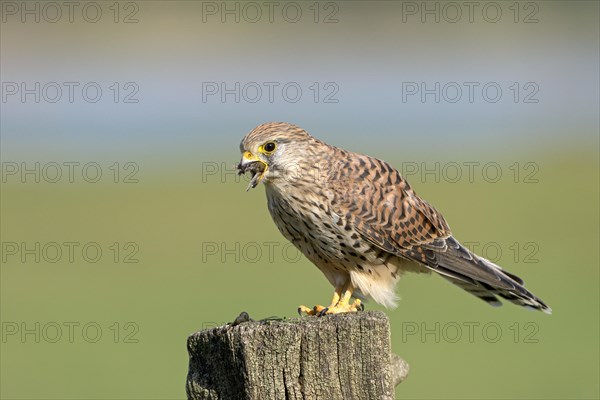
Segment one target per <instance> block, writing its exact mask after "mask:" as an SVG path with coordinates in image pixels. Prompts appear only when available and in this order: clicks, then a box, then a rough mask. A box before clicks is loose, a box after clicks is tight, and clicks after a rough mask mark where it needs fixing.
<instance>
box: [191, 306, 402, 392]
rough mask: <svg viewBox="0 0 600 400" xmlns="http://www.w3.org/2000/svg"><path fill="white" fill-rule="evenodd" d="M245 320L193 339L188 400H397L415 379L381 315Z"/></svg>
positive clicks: (377, 313) (195, 334)
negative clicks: (398, 388)
mask: <svg viewBox="0 0 600 400" xmlns="http://www.w3.org/2000/svg"><path fill="white" fill-rule="evenodd" d="M240 317H242V315H240ZM240 317H238V318H237V319H236V321H235V322H234V323H232V324H227V325H224V326H221V327H217V328H213V329H207V330H203V331H200V332H196V333H194V334H192V335H190V336H189V338H188V343H187V344H188V352H189V356H190V361H189V371H188V377H187V383H186V391H187V395H188V398H189V399H211V400H216V399H220V400H226V399H249V400H250V399H252V400H254V399H256V400H259V399H260V400H263V399H264V400H268V399H274V400H279V399H294V400H295V399H393V398H394V386H395V385H396V384H398V383H399V382H401V381H402V380H404V378H405V377H406V375H407V373H408V364H406V362H404V360H402V359H401V358H400V357H398V356H396V355H393V354H392V353H391V349H390V327H389V320H388V318H387V316H386V315H385V314H384V313H382V312H378V311H369V312H359V313H349V314H338V315H327V316H324V317H320V318H318V317H304V318H297V319H290V320H264V321H252V320H249V321H248V318H247V314H246V315H245V317H246V318H241V319H240ZM241 321H247V322H241Z"/></svg>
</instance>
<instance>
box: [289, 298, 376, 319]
mask: <svg viewBox="0 0 600 400" xmlns="http://www.w3.org/2000/svg"><path fill="white" fill-rule="evenodd" d="M364 309H365V306H364V305H363V304H362V302H361V301H360V300H359V299H356V300H354V302H353V303H352V304H350V303H347V302H342V301H340V302H339V303H337V304H336V305H332V306H329V307H324V306H320V305H317V306H314V307H313V308H309V307H306V306H300V307H298V314H300V316H302V315H304V314H306V315H316V316H317V317H322V316H323V315H326V314H340V313H347V312H357V311H363V310H364Z"/></svg>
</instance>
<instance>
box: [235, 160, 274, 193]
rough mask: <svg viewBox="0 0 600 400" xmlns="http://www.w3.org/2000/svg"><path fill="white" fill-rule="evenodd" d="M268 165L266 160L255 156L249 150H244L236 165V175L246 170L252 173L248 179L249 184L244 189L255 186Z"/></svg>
mask: <svg viewBox="0 0 600 400" xmlns="http://www.w3.org/2000/svg"><path fill="white" fill-rule="evenodd" d="M268 167H269V166H268V165H267V163H266V162H264V161H263V160H261V159H260V158H258V157H256V156H255V155H254V154H252V153H250V152H249V151H246V152H244V154H243V155H242V161H240V163H239V164H238V165H237V169H238V175H243V174H245V173H246V172H248V171H249V172H251V173H252V179H250V184H249V185H248V187H247V188H246V191H248V190H250V189H251V188H252V189H253V188H255V187H256V185H258V184H259V183H260V181H261V180H262V178H263V177H264V175H265V172H267V168H268Z"/></svg>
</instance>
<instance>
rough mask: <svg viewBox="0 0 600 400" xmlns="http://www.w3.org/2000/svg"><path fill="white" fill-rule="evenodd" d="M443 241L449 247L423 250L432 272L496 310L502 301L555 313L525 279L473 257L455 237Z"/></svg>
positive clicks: (483, 259)
mask: <svg viewBox="0 0 600 400" xmlns="http://www.w3.org/2000/svg"><path fill="white" fill-rule="evenodd" d="M443 240H444V241H445V246H440V244H439V243H436V245H435V246H429V247H425V246H422V247H421V250H422V253H421V254H424V255H425V258H424V259H422V260H421V262H423V261H424V263H425V264H426V265H427V266H428V267H429V268H430V269H432V270H433V271H435V272H437V273H438V274H440V275H441V276H443V277H444V278H445V279H447V280H448V281H450V282H452V283H453V284H454V285H456V286H458V287H460V288H461V289H463V290H465V291H467V292H469V293H471V294H472V295H474V296H476V297H478V298H480V299H481V300H483V301H485V302H486V303H489V304H491V305H492V306H496V307H497V306H500V305H502V303H501V302H500V300H499V299H498V297H500V298H502V299H505V300H508V301H510V302H511V303H514V304H517V305H519V306H523V307H527V308H533V309H536V310H540V311H543V312H544V313H546V314H551V313H552V309H551V308H550V307H548V306H547V305H546V304H545V303H544V302H543V301H542V300H541V299H540V298H538V297H537V296H535V295H534V294H533V293H531V292H530V291H529V290H527V289H525V287H524V286H523V285H524V282H523V280H522V279H521V278H519V277H518V276H516V275H514V274H512V273H510V272H507V271H505V270H503V269H502V268H501V267H500V266H498V265H496V264H494V263H492V262H491V261H489V260H486V259H485V258H483V257H479V256H478V255H476V254H474V253H472V252H471V251H469V250H468V249H466V248H465V247H464V246H462V245H461V244H460V243H459V242H458V241H457V240H456V239H454V238H453V237H451V236H450V237H448V238H446V239H443Z"/></svg>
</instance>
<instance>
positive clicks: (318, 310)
mask: <svg viewBox="0 0 600 400" xmlns="http://www.w3.org/2000/svg"><path fill="white" fill-rule="evenodd" d="M352 291H353V289H352V286H351V284H350V283H346V285H344V287H343V288H336V289H335V293H334V294H333V299H331V304H330V305H329V307H323V306H321V305H317V306H314V307H313V308H309V307H306V306H300V307H298V314H300V315H302V314H303V313H304V314H306V315H317V316H322V315H325V314H339V313H346V312H357V311H362V310H363V309H364V306H363V305H362V302H361V301H360V299H355V300H354V302H353V303H352V304H350V299H351V298H352Z"/></svg>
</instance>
